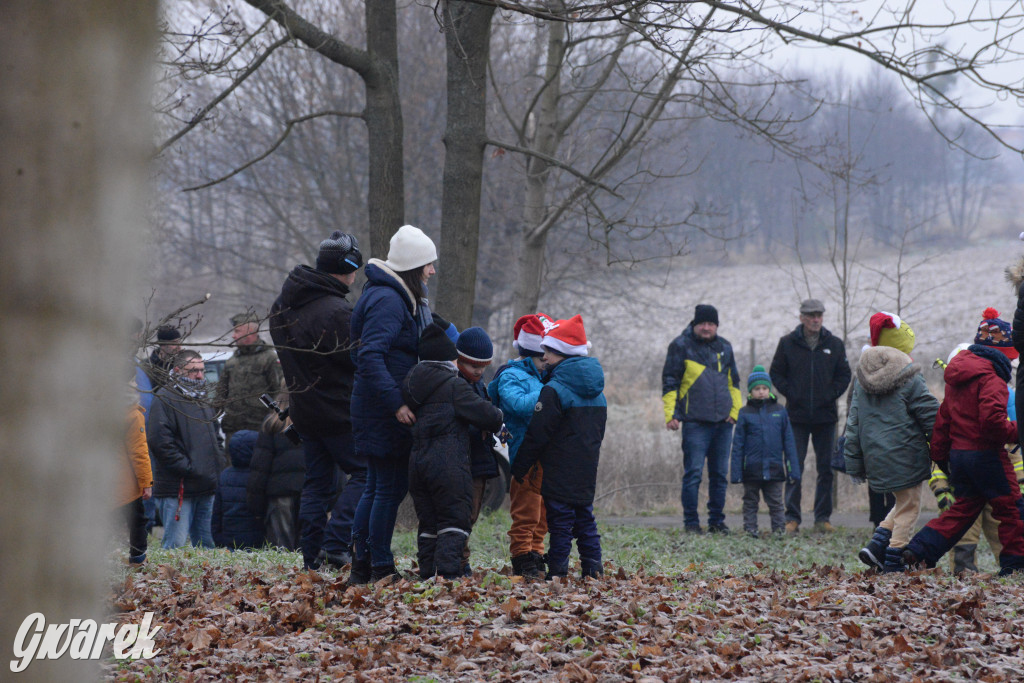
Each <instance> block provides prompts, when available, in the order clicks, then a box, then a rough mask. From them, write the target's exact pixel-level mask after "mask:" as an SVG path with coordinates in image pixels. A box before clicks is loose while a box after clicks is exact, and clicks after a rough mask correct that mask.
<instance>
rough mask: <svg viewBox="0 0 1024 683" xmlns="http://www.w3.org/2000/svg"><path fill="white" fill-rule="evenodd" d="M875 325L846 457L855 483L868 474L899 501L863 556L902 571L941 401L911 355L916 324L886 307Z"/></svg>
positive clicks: (861, 368) (876, 487) (875, 486)
mask: <svg viewBox="0 0 1024 683" xmlns="http://www.w3.org/2000/svg"><path fill="white" fill-rule="evenodd" d="M870 325H871V344H872V345H871V347H870V348H868V349H865V351H864V353H862V354H861V357H860V362H859V363H858V364H857V373H856V377H857V380H856V383H855V384H854V388H853V400H852V401H851V402H850V414H849V416H847V419H846V447H845V449H844V451H843V455H844V456H845V459H846V473H847V474H848V475H850V477H851V478H852V479H853V481H854V482H855V483H860V484H863V483H864V481H865V479H866V480H867V481H868V483H869V484H870V485H871V489H872V490H873V491H877V492H878V493H892V494H893V497H894V498H895V499H896V503H895V504H894V505H893V508H892V510H890V511H889V514H888V515H886V517H885V519H883V520H882V522H881V524H879V525H878V527H877V528H876V529H875V532H874V535H873V536H872V538H871V540H870V541H869V542H868V544H867V545H866V546H864V547H863V548H862V549H861V550H860V552H859V553H858V557H859V558H860V560H861V562H864V563H865V564H867V565H868V566H869V567H875V568H877V569H881V570H882V571H886V572H897V571H903V570H904V569H905V567H904V565H903V559H902V553H903V548H904V546H906V545H907V541H909V540H910V535H911V534H912V533H913V532H914V527H915V526H916V525H917V518H918V515H919V514H920V512H921V495H922V494H923V492H924V490H925V486H926V482H927V481H928V478H929V476H930V474H931V471H930V470H931V463H930V462H929V460H928V440H929V439H931V437H932V427H933V425H934V424H935V413H936V412H937V411H938V409H939V402H938V401H937V400H936V399H935V397H934V396H932V394H931V392H930V391H928V387H927V385H926V384H925V381H924V377H922V376H921V366H920V365H918V364H917V363H914V362H913V361H912V360H911V358H910V356H909V355H908V354H909V353H910V352H911V351H913V350H914V332H913V330H911V329H910V326H909V325H907V323H906V322H905V321H903V320H900V318H899V316H896V315H893V314H891V313H885V312H880V313H875V314H874V315H873V316H871V320H870ZM1003 403H1004V406H1005V401H1004V402H1003ZM1004 411H1005V408H1004Z"/></svg>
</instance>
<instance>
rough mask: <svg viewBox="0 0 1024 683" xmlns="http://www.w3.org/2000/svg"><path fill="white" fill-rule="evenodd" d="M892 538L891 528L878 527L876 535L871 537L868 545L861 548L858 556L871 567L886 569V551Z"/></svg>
mask: <svg viewBox="0 0 1024 683" xmlns="http://www.w3.org/2000/svg"><path fill="white" fill-rule="evenodd" d="M890 538H892V531H891V530H890V529H883V528H882V527H878V528H876V529H875V534H874V536H872V537H871V540H870V541H868V544H867V545H866V546H864V547H863V548H861V549H860V552H859V553H857V557H858V558H859V559H860V561H861V562H863V563H864V564H866V565H867V566H869V567H874V568H875V569H878V570H880V571H881V570H884V569H885V551H886V549H887V548H888V547H889V539H890Z"/></svg>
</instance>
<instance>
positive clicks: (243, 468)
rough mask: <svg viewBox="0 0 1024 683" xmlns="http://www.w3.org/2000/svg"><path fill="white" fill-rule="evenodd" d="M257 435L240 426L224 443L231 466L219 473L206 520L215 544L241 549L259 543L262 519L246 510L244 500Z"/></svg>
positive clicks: (253, 546)
mask: <svg viewBox="0 0 1024 683" xmlns="http://www.w3.org/2000/svg"><path fill="white" fill-rule="evenodd" d="M258 436H259V435H258V434H257V433H256V432H254V431H252V430H250V429H242V430H240V431H237V432H235V433H234V434H233V435H232V436H231V441H229V442H228V453H229V454H230V455H231V467H228V468H227V469H225V470H224V471H223V472H221V473H220V481H219V482H218V483H217V493H216V494H215V495H214V497H213V519H212V521H211V522H210V529H211V531H212V532H213V542H214V543H215V544H217V545H218V546H219V547H222V548H230V549H231V550H235V549H238V550H241V549H251V548H260V547H262V546H263V543H264V540H265V538H264V529H263V519H262V518H261V517H260V516H258V515H257V514H256V513H255V512H254V511H252V510H250V509H249V505H248V502H247V500H246V487H247V486H248V484H249V463H251V462H252V453H253V451H254V450H255V448H256V438H257V437H258Z"/></svg>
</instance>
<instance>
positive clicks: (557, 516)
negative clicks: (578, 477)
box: [544, 498, 601, 576]
mask: <svg viewBox="0 0 1024 683" xmlns="http://www.w3.org/2000/svg"><path fill="white" fill-rule="evenodd" d="M544 508H545V514H546V515H547V520H548V533H549V534H551V536H550V539H549V541H548V571H549V573H550V574H551V576H567V575H568V574H569V552H570V551H571V550H572V539H574V538H575V539H576V550H578V551H579V553H580V565H581V566H582V569H583V573H584V574H586V573H587V572H588V570H590V571H593V570H600V569H601V535H600V534H599V533H597V522H595V521H594V506H593V505H569V504H568V503H561V502H559V501H557V500H551V499H549V498H545V499H544Z"/></svg>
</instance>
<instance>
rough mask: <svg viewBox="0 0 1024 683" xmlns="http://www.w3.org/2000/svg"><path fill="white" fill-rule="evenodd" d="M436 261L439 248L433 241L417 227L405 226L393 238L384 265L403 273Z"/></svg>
mask: <svg viewBox="0 0 1024 683" xmlns="http://www.w3.org/2000/svg"><path fill="white" fill-rule="evenodd" d="M436 260H437V248H436V247H435V246H434V242H433V240H431V239H430V238H429V237H427V235H426V233H424V232H423V231H422V230H420V229H419V228H417V227H416V226H414V225H403V226H402V227H400V228H399V229H398V232H396V233H395V234H394V235H392V236H391V248H390V249H389V250H388V260H387V261H385V262H384V265H386V266H387V267H388V268H390V269H391V270H393V271H395V272H396V273H403V272H405V271H407V270H414V269H416V268H422V267H423V266H425V265H427V264H428V263H433V262H434V261H436Z"/></svg>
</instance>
